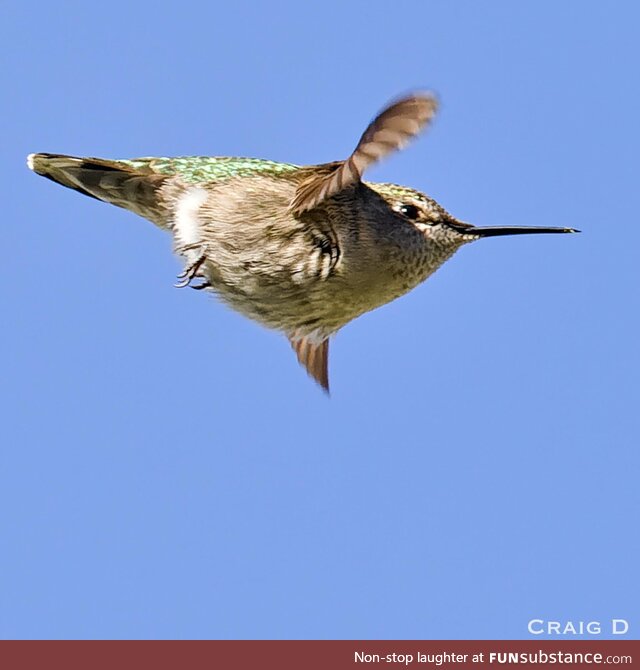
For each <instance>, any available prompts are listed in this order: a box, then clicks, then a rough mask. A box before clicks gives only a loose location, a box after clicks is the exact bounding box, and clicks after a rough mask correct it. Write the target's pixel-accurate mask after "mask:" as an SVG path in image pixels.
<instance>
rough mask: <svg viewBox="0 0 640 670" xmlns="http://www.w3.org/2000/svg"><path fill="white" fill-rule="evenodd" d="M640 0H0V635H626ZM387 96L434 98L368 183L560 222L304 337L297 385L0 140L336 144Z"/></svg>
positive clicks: (242, 325) (139, 242) (125, 236)
mask: <svg viewBox="0 0 640 670" xmlns="http://www.w3.org/2000/svg"><path fill="white" fill-rule="evenodd" d="M311 4H313V3H311ZM639 11H640V10H638V8H637V6H636V5H635V4H634V3H631V2H627V3H624V2H621V3H614V4H612V3H609V4H608V5H607V4H606V3H599V2H598V3H595V2H583V3H572V2H567V3H556V2H540V1H537V2H526V3H512V2H490V3H476V2H457V3H450V2H444V1H443V2H425V1H423V0H415V1H414V2H401V1H400V2H396V3H393V5H390V4H389V3H371V2H367V3H364V2H363V3H358V2H354V3H342V2H338V1H336V0H328V1H327V2H323V3H322V4H321V5H316V6H315V7H313V8H312V7H311V6H310V5H309V3H300V2H287V3H277V2H271V3H249V2H233V3H222V4H221V3H197V2H182V3H175V4H174V5H173V6H169V5H166V6H165V5H163V6H162V7H159V6H158V5H157V4H156V3H151V2H139V3H128V2H120V1H114V2H109V3H108V4H104V3H97V4H96V3H76V2H66V3H62V4H55V3H51V4H50V5H47V4H45V3H40V2H23V3H10V5H8V6H7V7H6V8H5V10H4V18H3V21H2V27H1V28H0V32H1V33H2V35H1V37H2V39H1V40H0V50H1V51H2V54H1V55H2V59H3V62H4V63H5V67H4V68H2V70H0V84H1V86H2V90H3V92H4V104H3V111H2V122H1V123H2V128H3V133H2V147H3V148H2V152H1V154H0V172H1V174H0V177H1V179H2V181H1V183H2V185H3V187H2V193H3V202H4V213H3V217H2V218H3V223H2V225H1V226H0V243H1V244H2V249H3V250H4V253H3V257H2V263H1V264H0V268H1V269H0V272H1V273H2V277H1V282H2V289H1V290H0V309H1V311H2V314H3V327H2V330H1V331H0V332H1V335H0V336H1V338H2V384H1V385H0V412H1V413H2V420H1V423H0V430H1V436H2V437H1V441H2V447H1V451H0V457H1V464H0V510H1V511H0V538H1V539H0V543H1V544H2V549H1V551H0V637H3V638H40V637H46V638H527V637H529V635H528V633H527V622H528V621H529V620H530V619H532V618H543V619H553V620H562V621H563V620H566V619H570V620H574V621H579V620H585V621H588V620H592V619H596V620H599V621H602V622H606V621H608V620H610V619H611V618H612V617H614V618H625V619H627V620H629V622H630V624H631V630H630V633H629V636H628V637H633V638H637V637H640V636H639V631H640V598H639V597H638V596H639V592H638V591H639V589H638V565H640V546H639V542H638V518H639V511H640V510H639V507H640V506H639V504H638V503H639V497H640V493H639V488H640V487H639V486H638V482H639V474H640V455H639V446H640V440H639V436H640V412H639V402H638V401H639V399H640V398H639V392H638V391H639V389H638V384H639V378H640V356H639V353H638V350H639V349H638V343H639V340H640V338H639V329H640V317H639V314H640V297H639V296H640V291H639V280H640V271H639V269H638V266H639V264H638V245H639V244H640V226H639V216H640V215H639V211H640V198H639V197H638V174H639V172H638V155H639V153H640V142H639V131H638V118H639V116H640V94H639V92H638V65H639V51H640V49H639V47H638V39H637V35H638V25H639V19H640V13H639ZM412 88H430V89H433V90H435V91H436V92H437V93H438V94H439V96H440V98H441V101H442V107H441V112H440V114H439V116H438V119H437V121H436V123H434V125H433V126H432V128H431V129H430V131H429V132H428V133H427V134H426V136H424V137H422V138H421V139H420V140H419V141H417V142H416V143H414V144H413V145H412V146H411V147H410V148H409V149H408V150H407V151H406V152H404V153H402V154H398V155H396V156H394V157H393V158H391V159H390V160H388V161H387V162H385V163H384V164H383V165H382V166H380V167H378V168H376V169H375V170H374V171H373V172H372V174H371V175H370V177H371V178H372V179H375V180H380V181H395V182H398V183H404V184H408V185H412V186H414V187H416V188H419V189H422V190H424V191H426V192H427V193H429V194H431V195H432V196H434V197H435V198H436V199H437V200H439V201H440V202H441V203H442V204H443V205H444V206H445V207H447V209H449V210H450V211H451V212H452V213H453V214H455V215H456V216H458V217H460V218H462V219H464V220H468V221H472V222H474V223H476V224H478V225H491V224H521V225H533V224H544V225H560V226H575V227H577V228H580V229H582V230H583V233H582V235H574V236H568V235H567V236H561V237H546V236H540V237H531V238H501V239H490V240H485V241H481V242H478V243H476V244H473V245H471V246H468V247H465V248H464V249H463V250H461V251H460V252H459V253H458V254H457V255H456V256H455V257H454V259H453V260H451V261H450V262H449V263H448V264H447V265H446V266H445V267H444V268H443V269H441V270H440V271H439V272H438V273H437V274H436V275H435V276H434V277H433V278H432V279H430V280H429V281H428V282H427V283H426V284H425V285H423V286H421V287H419V288H418V289H417V290H415V291H413V292H412V293H411V294H410V295H407V296H405V297H404V298H402V299H400V300H397V301H396V302H394V303H392V304H390V305H388V306H386V307H384V308H382V309H380V310H377V311H375V312H373V313H370V314H368V315H366V316H364V317H362V318H360V319H359V320H357V321H356V322H355V323H352V324H350V325H349V326H348V327H346V328H345V329H344V331H343V332H341V333H340V334H339V335H338V336H337V337H336V339H335V340H334V342H333V345H332V356H331V377H332V386H333V395H332V397H331V399H330V400H329V399H327V398H326V397H325V396H324V395H323V394H322V392H320V391H319V389H318V388H317V387H316V386H315V385H314V384H313V383H312V382H310V381H309V380H308V379H307V377H306V375H305V373H304V371H303V370H301V369H299V368H298V365H297V363H296V361H295V359H294V356H293V354H292V352H291V351H290V349H289V345H288V343H287V342H286V341H285V340H284V339H283V338H282V337H280V336H279V335H277V334H275V333H271V332H267V331H265V330H263V329H262V328H261V327H259V326H257V325H255V324H253V323H251V322H249V321H247V320H245V319H244V318H243V317H240V316H238V315H236V314H234V313H232V312H230V311H229V310H228V309H226V308H225V307H223V306H221V305H219V304H217V303H216V302H215V301H214V300H212V299H210V298H207V297H206V296H203V295H201V294H199V293H197V292H195V291H183V290H176V289H174V288H173V287H172V284H173V281H174V276H175V274H176V273H177V272H178V271H179V270H180V269H181V268H180V264H179V262H178V261H177V259H175V258H174V257H173V256H172V254H171V250H170V246H171V245H170V240H169V238H168V237H167V236H166V235H165V234H164V233H162V232H160V231H159V230H157V229H155V228H154V227H153V226H152V225H151V224H150V223H148V222H146V221H144V220H142V219H139V218H137V217H135V216H134V215H133V214H130V213H128V212H125V211H123V210H119V209H117V208H115V207H110V206H107V205H103V204H101V203H98V202H95V201H93V200H91V199H89V198H83V197H81V196H79V195H78V194H76V193H73V192H72V191H69V190H66V189H63V188H61V187H58V186H56V185H54V184H52V183H50V182H48V181H46V180H44V179H41V178H39V177H37V176H35V175H34V174H32V173H30V172H29V171H28V170H27V168H26V166H25V157H26V155H27V154H28V153H29V152H32V151H52V152H63V153H70V154H79V155H97V156H105V157H134V156H140V155H188V154H212V155H248V156H258V157H266V158H271V159H275V160H284V161H291V162H297V163H315V162H322V161H328V160H334V159H338V158H342V157H344V156H346V155H347V154H348V153H349V152H350V150H351V149H352V148H353V146H354V144H355V142H356V141H357V139H358V137H359V135H360V133H361V132H362V130H363V129H364V127H365V125H366V124H367V123H368V121H369V120H370V118H371V117H372V116H373V115H374V114H375V112H376V111H377V110H379V109H380V108H381V107H382V106H383V105H384V104H385V103H386V102H387V100H388V99H390V98H392V97H394V96H395V95H397V94H398V93H401V92H404V91H407V90H410V89H412ZM607 632H608V628H605V633H607ZM604 636H607V635H604Z"/></svg>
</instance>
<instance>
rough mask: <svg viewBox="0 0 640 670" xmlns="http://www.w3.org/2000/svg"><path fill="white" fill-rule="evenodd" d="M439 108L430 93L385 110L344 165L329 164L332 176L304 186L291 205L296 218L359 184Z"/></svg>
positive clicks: (320, 178)
mask: <svg viewBox="0 0 640 670" xmlns="http://www.w3.org/2000/svg"><path fill="white" fill-rule="evenodd" d="M437 108H438V102H437V100H436V98H435V97H434V96H433V95H431V94H429V93H420V94H414V95H411V96H409V97H406V98H401V99H400V100H397V101H396V102H394V103H392V104H391V105H389V106H388V107H387V108H386V109H384V110H383V111H382V112H380V114H378V116H376V118H375V119H374V120H373V121H372V122H371V123H370V124H369V126H368V127H367V129H366V130H365V131H364V133H363V134H362V137H361V138H360V141H359V142H358V146H356V148H355V150H354V152H353V153H352V154H351V156H349V158H347V160H345V161H338V162H337V163H333V164H329V166H327V167H328V168H329V173H328V174H327V172H326V171H322V173H321V174H320V175H314V176H313V177H311V178H310V179H308V180H305V181H304V182H302V184H301V185H300V186H299V187H298V190H297V192H296V195H295V197H294V199H293V201H292V202H291V205H290V208H291V211H292V212H294V214H302V213H303V212H306V211H308V210H310V209H313V208H314V207H316V206H317V205H319V204H320V203H321V202H322V201H324V200H326V199H327V198H330V197H331V196H333V195H335V194H336V193H339V192H340V191H342V190H344V189H345V188H348V187H349V186H352V185H354V184H357V183H358V182H359V181H360V180H361V178H362V175H363V174H364V172H365V171H366V170H367V169H368V168H369V167H371V166H372V165H373V164H374V163H377V162H378V161H379V160H381V159H382V158H384V157H385V156H387V155H388V154H390V153H393V152H394V151H398V150H399V149H402V148H404V147H405V146H406V145H407V143H408V142H409V141H410V140H411V139H412V138H413V137H415V136H416V135H418V134H419V133H420V131H421V130H422V129H423V128H424V127H425V126H426V125H427V124H428V123H429V122H430V121H431V119H433V117H434V115H435V113H436V111H437Z"/></svg>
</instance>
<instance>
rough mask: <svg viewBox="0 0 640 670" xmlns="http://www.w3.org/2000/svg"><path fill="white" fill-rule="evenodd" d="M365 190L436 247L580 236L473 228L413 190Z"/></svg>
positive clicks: (538, 230)
mask: <svg viewBox="0 0 640 670" xmlns="http://www.w3.org/2000/svg"><path fill="white" fill-rule="evenodd" d="M367 186H368V187H369V188H371V189H373V190H374V191H376V193H377V194H378V195H380V196H381V197H382V198H383V200H384V201H385V204H386V206H387V207H388V209H389V210H391V212H392V213H393V216H394V218H395V219H396V220H397V218H398V217H401V220H402V221H404V222H407V223H409V224H410V225H411V226H413V228H415V229H416V230H418V231H419V232H420V233H422V235H424V237H426V238H427V239H428V240H430V241H432V242H434V243H435V244H442V245H456V246H457V245H461V244H465V243H466V242H472V241H473V240H477V239H480V238H482V237H498V236H501V235H527V234H529V235H530V234H536V233H577V232H579V231H577V230H576V229H575V228H555V227H547V226H474V225H472V224H470V223H465V222H464V221H460V220H459V219H456V218H455V216H452V215H451V214H449V212H447V210H446V209H444V207H442V206H441V205H439V204H438V203H437V202H436V201H435V200H434V199H433V198H430V197H429V196H427V195H425V194H424V193H421V192H420V191H416V190H415V189H412V188H408V187H406V186H398V185H396V184H371V183H368V184H367Z"/></svg>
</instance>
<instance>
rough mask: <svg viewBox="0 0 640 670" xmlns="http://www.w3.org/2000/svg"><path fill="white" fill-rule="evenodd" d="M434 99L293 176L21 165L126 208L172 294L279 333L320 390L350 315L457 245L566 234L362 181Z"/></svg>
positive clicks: (178, 166) (182, 167) (417, 278)
mask: <svg viewBox="0 0 640 670" xmlns="http://www.w3.org/2000/svg"><path fill="white" fill-rule="evenodd" d="M437 108H438V102H437V98H436V97H435V96H434V95H433V94H431V93H428V92H417V93H412V94H410V95H407V96H404V97H401V98H399V99H396V100H395V101H393V102H391V103H390V104H389V105H388V106H387V107H386V108H385V109H383V111H381V112H380V113H379V114H378V115H377V116H376V117H375V118H374V119H373V121H371V123H370V124H369V125H368V126H367V128H366V129H365V131H364V133H363V134H362V136H361V138H360V140H359V142H358V143H357V145H356V148H355V149H354V150H353V152H352V153H351V155H350V156H349V157H348V158H347V159H345V160H340V161H334V162H331V163H322V164H319V165H309V166H299V165H294V164H291V163H280V162H274V161H270V160H262V159H256V158H237V157H226V156H214V157H211V156H188V157H177V158H134V159H126V160H106V159H103V158H80V157H74V156H67V155H62V154H49V153H37V154H31V155H30V156H29V157H28V159H27V163H28V166H29V168H31V169H32V170H33V171H34V172H36V173H37V174H39V175H42V176H43V177H47V178H48V179H51V180H53V181H55V182H58V183H59V184H62V185H63V186H66V187H68V188H71V189H73V190H75V191H78V192H79V193H82V194H84V195H87V196H90V197H92V198H96V199H97V200H102V201H104V202H108V203H111V204H113V205H117V206H118V207H123V208H125V209H128V210H131V211H132V212H135V213H136V214H138V215H140V216H142V217H144V218H146V219H148V220H150V221H151V222H152V223H154V224H155V225H157V226H158V227H160V228H161V229H163V230H166V231H167V232H169V233H170V234H171V235H172V237H173V248H174V251H175V252H176V254H177V255H179V256H180V257H182V259H183V260H184V270H183V271H182V272H181V273H180V274H179V275H178V279H179V281H178V283H177V284H176V286H177V287H186V286H191V288H194V289H197V290H201V291H205V292H211V293H214V294H215V295H216V296H217V297H218V298H219V299H220V300H221V301H222V302H224V303H226V304H227V305H228V306H229V307H231V308H232V309H235V310H237V311H238V312H240V313H241V314H243V315H245V316H247V317H248V318H250V319H253V320H255V321H257V322H259V323H261V324H262V325H264V326H266V327H267V328H272V329H275V330H277V331H279V332H281V333H283V334H284V335H285V336H286V337H287V338H288V339H289V342H290V343H291V346H292V347H293V349H294V351H295V353H296V355H297V358H298V361H299V362H300V364H301V365H303V366H304V367H305V368H306V370H307V372H308V373H309V375H310V376H311V377H312V378H313V379H315V381H316V382H318V384H320V386H321V387H322V388H323V389H324V390H325V391H326V392H327V393H328V391H329V374H328V358H329V340H330V338H331V337H332V336H333V335H335V334H336V333H337V332H338V331H339V330H340V329H341V328H342V327H343V326H345V325H346V324H347V323H349V322H350V321H352V320H353V319H355V318H356V317H358V316H360V315H361V314H364V313H365V312H368V311H370V310H372V309H375V308H376V307H380V306H381V305H384V304H386V303H388V302H390V301H391V300H394V299H395V298H398V297H399V296H401V295H403V294H405V293H407V292H408V291H410V290H411V289H413V288H415V287H416V286H417V285H418V284H421V283H422V282H423V281H425V279H427V278H428V277H429V276H430V275H431V274H433V273H434V272H435V271H436V270H437V269H438V268H439V267H440V266H441V265H442V264H443V263H444V262H445V261H446V260H448V259H449V258H450V257H451V256H452V255H453V254H454V253H455V252H456V251H457V250H458V249H459V248H460V247H462V246H463V245H465V244H467V243H469V242H473V241H475V240H479V239H481V238H485V237H497V236H501V235H522V234H532V233H574V232H579V231H577V230H575V229H573V228H552V227H541V226H535V227H534V226H530V227H523V226H490V227H478V226H474V225H471V224H469V223H465V222H463V221H460V220H458V219H456V218H455V217H454V216H452V215H451V214H449V213H448V212H447V211H446V210H445V209H444V208H443V207H442V206H441V205H439V204H438V203H437V202H436V201H435V200H434V199H433V198H431V197H429V196H428V195H425V194H424V193H421V192H420V191H417V190H415V189H413V188H409V187H406V186H399V185H397V184H390V183H371V182H367V181H363V179H362V176H363V174H364V172H365V171H366V170H367V169H368V168H370V167H371V166H372V165H374V164H375V163H377V162H378V161H379V160H381V159H382V158H384V157H385V156H387V155H388V154H390V153H392V152H394V151H397V150H399V149H401V148H403V147H404V146H405V145H406V144H407V143H408V142H409V140H411V139H412V138H414V137H415V136H416V135H418V134H419V133H420V132H421V131H422V130H423V129H424V128H425V127H426V126H427V125H428V124H429V123H430V122H431V121H432V119H433V118H434V116H435V114H436V111H437Z"/></svg>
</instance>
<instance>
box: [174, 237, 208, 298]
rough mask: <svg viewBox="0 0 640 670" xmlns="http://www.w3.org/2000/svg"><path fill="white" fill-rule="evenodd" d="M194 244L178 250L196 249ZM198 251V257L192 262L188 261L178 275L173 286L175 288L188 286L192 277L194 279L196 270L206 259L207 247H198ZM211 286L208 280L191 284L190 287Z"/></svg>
mask: <svg viewBox="0 0 640 670" xmlns="http://www.w3.org/2000/svg"><path fill="white" fill-rule="evenodd" d="M197 248H198V247H196V246H195V245H192V246H189V247H185V248H184V249H181V250H180V251H192V250H193V249H197ZM199 249H200V253H199V254H198V257H197V258H196V260H195V261H193V262H192V263H189V265H187V267H186V268H185V269H184V270H183V271H182V272H181V273H180V274H179V275H178V277H177V279H179V280H180V281H178V282H177V283H176V284H174V286H175V287H176V288H184V287H185V286H190V285H191V282H192V281H193V279H195V277H196V276H198V271H199V270H200V268H201V267H202V264H203V263H204V262H205V261H206V260H207V248H206V247H199ZM209 286H211V284H209V282H206V281H205V282H204V283H203V284H199V285H197V286H191V288H195V289H198V290H199V289H203V288H208V287H209Z"/></svg>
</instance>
